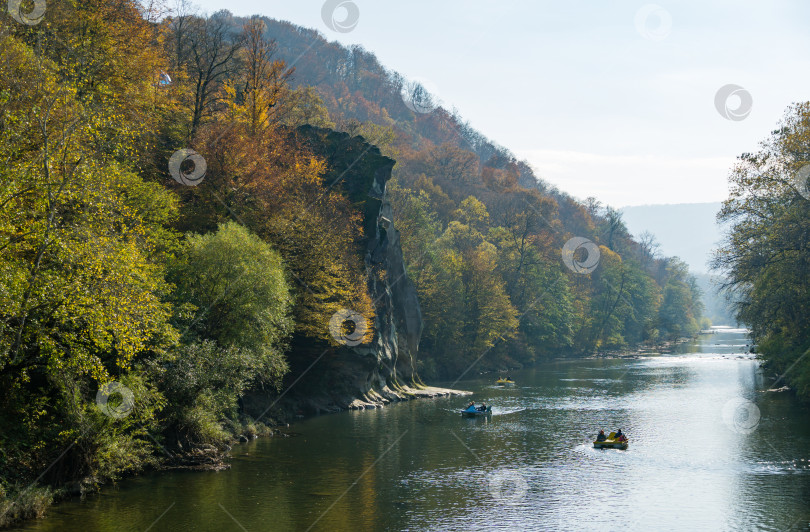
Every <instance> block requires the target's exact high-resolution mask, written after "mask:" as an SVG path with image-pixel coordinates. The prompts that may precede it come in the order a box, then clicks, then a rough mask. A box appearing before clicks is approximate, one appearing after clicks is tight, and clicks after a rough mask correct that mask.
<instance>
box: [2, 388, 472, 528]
mask: <svg viewBox="0 0 810 532" xmlns="http://www.w3.org/2000/svg"><path fill="white" fill-rule="evenodd" d="M467 395H472V392H469V391H465V390H455V389H451V388H440V387H435V386H424V387H422V386H419V387H414V386H400V387H398V388H397V389H396V390H393V389H391V388H388V387H385V388H383V389H382V390H381V391H380V392H376V391H374V390H371V391H370V392H368V393H366V394H364V395H363V397H362V398H357V399H354V400H353V401H352V402H351V403H350V404H349V407H348V409H351V410H363V409H374V408H382V407H384V406H385V405H388V404H392V403H396V402H403V401H411V400H414V399H434V398H441V397H453V396H455V397H462V396H467ZM339 411H343V409H339V410H328V411H327V410H324V411H323V413H324V414H328V413H336V412H339ZM317 415H323V414H315V415H314V416H306V417H315V416H317ZM296 417H298V418H299V419H300V418H303V417H304V416H296ZM289 427H290V424H289V423H286V422H280V421H275V420H273V421H271V422H270V424H269V425H266V424H263V423H261V422H256V421H252V420H248V421H244V422H243V423H242V424H241V425H239V426H232V427H231V432H232V437H231V438H230V439H229V440H228V441H227V442H226V443H225V444H224V445H222V446H215V445H211V444H200V445H198V446H195V447H194V448H192V449H189V450H187V451H182V452H174V453H173V452H171V451H170V450H168V449H166V448H165V447H163V446H161V447H160V451H161V453H162V455H163V456H162V457H160V458H156V460H155V462H153V463H151V464H149V467H144V468H143V469H140V470H137V471H131V472H129V473H128V474H126V475H125V476H123V477H122V478H121V479H99V478H95V477H94V478H90V477H88V478H83V479H81V480H78V481H74V482H71V483H70V484H67V485H65V486H61V487H59V488H52V487H50V486H38V485H36V484H35V483H33V484H30V485H27V486H25V487H24V486H23V485H18V486H4V485H3V484H2V483H0V529H7V528H10V527H12V526H15V525H19V524H21V523H23V522H25V521H30V520H34V519H41V518H43V517H45V515H46V512H47V510H48V508H49V507H50V506H52V505H53V504H58V503H60V502H64V501H67V500H69V499H72V498H76V497H84V496H85V495H87V494H91V493H95V492H97V491H99V490H100V489H101V488H102V487H103V486H104V485H106V484H109V483H111V482H112V483H115V482H118V481H119V480H126V479H130V478H134V477H136V476H138V475H140V474H142V473H144V472H147V471H159V472H169V471H180V470H185V471H223V470H227V469H230V467H231V465H230V464H229V463H228V459H229V458H230V454H229V453H230V451H231V450H232V449H233V447H234V446H236V445H240V444H244V443H248V442H250V441H252V440H254V439H257V438H259V437H266V438H270V437H276V438H286V437H290V436H291V435H290V434H289V433H287V432H285V431H284V430H283V429H286V428H289ZM156 443H157V442H156Z"/></svg>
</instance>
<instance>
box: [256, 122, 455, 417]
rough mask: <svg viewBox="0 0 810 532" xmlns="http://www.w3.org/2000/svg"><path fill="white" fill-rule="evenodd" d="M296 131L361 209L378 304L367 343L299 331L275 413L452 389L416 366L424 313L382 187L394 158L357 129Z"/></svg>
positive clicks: (332, 407) (386, 400) (373, 402)
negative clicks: (335, 343) (429, 382)
mask: <svg viewBox="0 0 810 532" xmlns="http://www.w3.org/2000/svg"><path fill="white" fill-rule="evenodd" d="M298 133H299V134H300V135H301V136H303V137H304V138H305V139H306V140H307V141H308V143H309V145H310V147H311V149H312V150H313V151H314V152H315V153H317V154H319V155H322V156H324V157H325V158H326V159H327V161H328V163H329V167H330V173H329V175H327V176H326V178H325V182H327V183H335V185H334V186H340V187H342V188H343V190H344V191H345V193H346V194H347V196H348V197H349V198H350V200H351V202H352V203H353V204H354V205H355V206H356V207H357V208H358V210H359V211H360V212H362V213H363V232H364V238H363V239H364V242H363V244H364V249H365V257H364V263H365V268H366V270H367V274H368V279H369V294H370V296H371V298H372V300H373V301H374V304H375V312H376V316H375V323H374V337H373V340H372V341H371V342H370V343H366V344H360V345H354V346H352V345H343V346H340V347H331V348H329V347H328V346H326V345H325V344H323V343H319V342H314V341H312V340H311V339H307V338H295V339H294V341H293V345H292V349H294V350H296V357H294V358H295V359H296V360H298V361H299V362H298V363H297V366H293V367H292V371H291V373H290V375H289V376H288V378H287V380H286V382H285V388H287V389H289V391H288V392H286V393H285V394H284V398H283V399H282V401H280V402H279V403H278V405H279V408H278V409H277V410H276V411H274V412H273V413H271V416H274V417H285V416H284V414H285V413H287V414H288V413H295V414H299V415H303V414H311V413H320V412H328V411H337V410H342V409H347V408H368V407H377V406H382V405H384V404H386V403H389V402H391V401H399V400H407V399H411V398H414V397H420V396H431V397H432V396H437V395H447V394H448V393H451V392H450V391H448V390H440V389H436V388H428V387H425V386H424V385H423V384H422V383H421V382H420V380H419V376H418V373H417V370H416V360H417V353H418V350H419V339H420V337H421V335H422V314H421V311H420V309H419V300H418V298H417V293H416V288H415V287H414V284H413V282H412V281H411V280H410V279H409V278H408V275H407V272H406V271H405V263H404V261H403V258H402V249H401V248H400V242H399V232H398V231H397V229H396V221H395V220H394V219H393V216H392V211H391V206H390V204H389V203H388V200H387V199H386V194H385V188H386V183H387V182H388V180H389V179H390V178H391V171H392V169H393V167H394V164H395V161H394V160H393V159H390V158H388V157H385V156H383V155H382V154H381V153H380V150H379V149H378V148H377V147H375V146H373V145H372V144H370V143H368V142H367V141H366V140H365V139H363V138H362V137H359V136H357V137H351V136H350V135H348V134H346V133H338V132H335V131H332V130H328V129H321V128H315V127H311V126H304V127H302V128H300V129H299V130H298ZM302 353H304V354H308V355H309V356H301V355H302ZM267 399H268V398H267V397H250V398H246V399H245V401H244V403H245V406H246V408H247V411H248V412H249V413H252V414H254V413H255V411H256V410H258V409H259V407H260V406H261V405H262V404H266V402H267Z"/></svg>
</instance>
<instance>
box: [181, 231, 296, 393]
mask: <svg viewBox="0 0 810 532" xmlns="http://www.w3.org/2000/svg"><path fill="white" fill-rule="evenodd" d="M285 276H286V274H285V272H284V268H283V266H282V262H281V256H280V255H279V254H278V252H276V251H275V250H273V249H272V248H271V247H270V246H269V245H268V244H266V243H265V242H263V241H262V240H260V239H259V237H257V236H256V235H254V234H251V233H250V232H249V231H248V230H247V229H246V228H244V227H242V226H241V225H239V224H238V223H236V222H227V223H225V224H223V225H221V226H220V227H219V229H218V230H217V232H216V233H212V234H207V235H192V236H189V238H188V242H187V244H186V247H185V251H184V253H183V255H181V259H180V260H179V262H178V263H177V264H176V265H174V266H173V267H172V272H171V279H172V280H173V281H174V283H175V284H176V286H177V292H176V298H177V306H178V308H183V307H184V305H187V304H190V305H193V306H194V308H195V311H194V312H193V313H191V314H190V313H189V312H188V311H186V312H184V313H183V314H184V315H185V316H187V317H185V319H183V317H181V319H180V320H179V323H178V325H182V326H183V327H184V329H186V330H188V331H189V332H187V333H186V334H187V335H189V334H191V335H192V337H194V338H199V339H201V340H214V341H215V342H217V344H218V345H220V346H222V347H237V348H242V349H244V350H246V352H247V353H248V356H249V357H250V358H251V359H252V360H253V361H254V362H253V363H252V366H254V367H255V368H257V369H256V378H257V380H258V381H259V382H260V383H263V384H269V385H271V386H275V385H277V384H278V383H279V382H280V379H281V377H283V375H284V373H285V372H286V370H287V364H286V362H285V360H284V355H283V353H284V344H285V341H286V340H287V338H288V336H289V335H290V334H291V332H292V326H293V324H292V319H291V317H290V311H291V307H292V303H293V300H292V296H291V294H290V288H289V286H288V285H287V280H286V278H285Z"/></svg>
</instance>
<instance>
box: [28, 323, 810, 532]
mask: <svg viewBox="0 0 810 532" xmlns="http://www.w3.org/2000/svg"><path fill="white" fill-rule="evenodd" d="M747 342H748V341H747V339H746V336H745V331H740V330H728V331H725V332H720V333H717V334H714V335H712V336H703V337H701V339H700V340H699V341H696V342H694V343H693V344H690V345H688V346H682V349H680V350H679V351H681V352H680V353H673V354H668V355H650V356H647V355H645V356H642V357H636V358H621V359H598V360H577V361H559V362H553V363H548V364H544V365H542V366H539V367H537V368H535V369H531V370H526V371H520V372H514V373H513V374H512V377H513V378H514V379H515V380H516V381H517V386H515V387H513V388H510V389H503V388H499V387H497V386H494V385H493V382H494V380H495V377H493V376H491V375H487V376H481V377H480V378H476V379H472V380H466V381H461V382H460V383H458V385H457V386H458V387H459V388H463V389H467V390H471V391H473V392H474V393H475V395H474V398H475V399H476V401H481V400H485V401H487V402H488V403H491V404H493V405H494V407H493V412H494V414H493V415H492V417H491V418H490V419H463V418H461V417H460V416H459V415H458V414H457V413H455V412H454V409H457V408H459V407H461V406H463V403H464V402H465V399H464V398H448V399H439V400H432V401H431V400H421V401H412V402H409V403H402V404H396V405H392V406H389V407H386V408H383V409H379V410H370V411H353V412H343V413H340V414H334V415H326V416H321V417H316V418H312V419H308V420H305V421H302V422H300V423H298V424H296V425H295V426H293V427H291V428H290V430H291V431H294V432H296V433H298V434H300V435H299V436H297V437H291V438H267V439H259V440H256V441H253V442H251V443H249V444H246V445H241V446H237V447H235V448H234V453H233V454H234V456H233V460H232V462H231V463H232V468H231V469H230V470H228V471H222V472H204V473H198V472H174V473H163V474H153V475H147V476H143V477H139V478H135V479H131V480H126V481H124V482H121V483H120V484H119V485H118V486H117V487H111V488H107V489H105V490H103V491H102V492H101V494H99V495H96V496H91V497H88V498H87V499H86V500H84V501H70V502H67V503H64V504H60V505H58V506H56V507H54V508H53V509H52V510H51V511H50V512H49V514H48V517H47V518H46V519H44V520H41V521H39V522H35V523H31V524H30V525H28V526H27V527H26V528H25V530H37V531H57V530H58V531H96V530H99V531H102V530H103V531H108V530H110V531H111V530H140V531H145V530H152V531H159V530H171V531H186V530H211V531H214V530H216V531H220V530H236V531H239V530H249V531H254V530H329V531H333V530H352V531H354V530H459V531H461V530H465V531H466V530H489V529H503V530H577V531H579V530H586V529H590V530H597V529H612V528H614V527H620V528H621V529H624V530H663V529H672V528H675V527H678V528H680V529H682V530H789V529H791V528H792V529H793V530H807V529H808V526H809V525H808V524H809V523H810V446H808V444H807V442H808V441H810V439H808V438H810V424H808V422H807V421H808V419H810V416H808V414H807V413H806V412H802V410H801V409H800V408H799V407H798V405H797V404H796V403H795V401H794V400H793V399H792V398H791V397H790V396H789V395H788V394H784V393H772V392H771V393H769V392H764V391H763V390H765V389H767V388H768V382H770V381H767V382H766V381H765V380H764V379H763V377H762V376H761V374H760V372H759V370H758V364H757V362H756V361H755V360H754V359H753V358H752V356H751V355H747V354H745V353H746V351H747V348H746V346H745V344H746V343H747ZM600 427H601V428H605V429H616V428H619V427H621V428H622V429H624V431H625V433H627V434H628V436H629V437H630V448H629V449H628V450H627V451H620V450H596V449H593V448H592V444H591V440H592V439H593V437H594V435H595V434H596V432H597V431H598V429H599V428H600Z"/></svg>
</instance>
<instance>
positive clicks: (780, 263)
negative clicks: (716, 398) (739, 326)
mask: <svg viewBox="0 0 810 532" xmlns="http://www.w3.org/2000/svg"><path fill="white" fill-rule="evenodd" d="M807 164H810V103H808V102H803V103H798V104H794V105H792V106H791V107H789V108H788V110H787V112H786V114H785V116H784V118H783V119H782V121H781V123H780V124H779V126H778V127H777V128H776V130H775V131H774V132H773V133H772V134H771V136H770V138H768V139H767V140H765V141H764V142H762V144H761V149H760V151H759V152H757V153H753V154H751V153H746V154H743V155H742V156H740V158H739V161H738V163H737V164H736V165H735V166H734V168H733V169H732V172H731V176H730V182H731V191H730V194H729V198H728V199H727V200H726V201H725V202H724V204H723V208H722V210H721V211H720V213H719V214H718V218H719V219H720V220H721V221H724V222H726V223H729V224H730V225H731V231H730V232H729V234H728V237H727V239H726V240H725V242H724V243H723V246H722V247H721V248H720V249H719V250H718V251H717V253H716V255H715V258H714V262H713V265H714V267H715V268H718V269H720V270H721V271H723V272H724V273H726V275H727V276H728V283H727V284H726V285H725V290H726V292H727V293H730V294H733V297H734V299H735V300H736V301H737V303H736V311H737V318H738V319H739V320H740V321H741V322H743V323H745V324H747V325H748V326H749V327H750V328H751V332H752V336H753V341H754V342H755V343H756V344H757V345H758V346H759V347H758V350H759V353H760V356H761V357H762V358H763V359H764V360H765V364H766V365H767V366H770V367H771V368H772V370H773V371H775V372H776V373H777V374H778V375H780V377H779V381H780V382H782V381H786V382H788V383H790V384H792V385H794V386H795V387H796V389H797V392H798V393H799V395H801V396H804V397H807V396H810V364H808V362H807V360H808V357H807V356H805V355H806V354H807V353H808V350H810V325H808V323H810V319H808V318H810V303H809V302H810V293H809V292H808V286H810V283H809V282H808V281H810V200H808V199H807V196H808V195H807V190H808V189H807V168H808V167H807V166H806V165H807Z"/></svg>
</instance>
